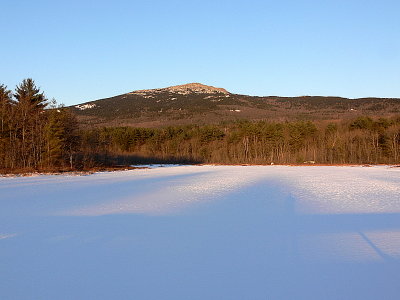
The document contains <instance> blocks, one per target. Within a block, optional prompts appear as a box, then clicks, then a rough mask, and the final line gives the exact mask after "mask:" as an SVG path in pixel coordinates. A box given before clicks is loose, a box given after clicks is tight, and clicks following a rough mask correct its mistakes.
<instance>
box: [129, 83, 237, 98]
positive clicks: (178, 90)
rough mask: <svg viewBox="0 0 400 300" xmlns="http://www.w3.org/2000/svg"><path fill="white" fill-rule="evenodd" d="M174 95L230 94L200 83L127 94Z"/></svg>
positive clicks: (221, 89)
mask: <svg viewBox="0 0 400 300" xmlns="http://www.w3.org/2000/svg"><path fill="white" fill-rule="evenodd" d="M165 92H167V93H174V94H180V95H188V94H226V95H227V94H230V93H229V92H228V91H227V90H225V89H223V88H217V87H213V86H209V85H204V84H201V83H188V84H182V85H175V86H171V87H167V88H161V89H152V90H139V91H133V92H131V93H129V94H136V95H144V94H148V93H156V94H158V93H165Z"/></svg>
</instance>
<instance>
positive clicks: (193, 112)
mask: <svg viewBox="0 0 400 300" xmlns="http://www.w3.org/2000/svg"><path fill="white" fill-rule="evenodd" d="M71 110H72V112H74V113H75V114H76V115H77V117H78V120H79V121H80V123H81V124H82V126H86V127H95V126H135V127H163V126H176V125H200V124H215V123H220V122H223V121H241V120H253V121H278V122H282V121H290V120H302V121H306V120H327V121H328V120H329V121H331V122H336V121H337V120H343V119H349V120H350V119H354V118H356V117H359V116H372V117H376V116H379V117H391V116H399V117H400V99H385V98H362V99H347V98H342V97H325V96H302V97H279V96H265V97H262V96H261V97H259V96H249V95H240V94H235V93H230V92H228V91H227V90H225V89H223V88H218V87H213V86H209V85H205V84H201V83H187V84H182V85H175V86H170V87H165V88H157V89H146V90H137V91H132V92H128V93H125V94H121V95H117V96H114V97H110V98H105V99H99V100H95V101H89V102H85V103H81V104H78V105H75V106H72V107H71Z"/></svg>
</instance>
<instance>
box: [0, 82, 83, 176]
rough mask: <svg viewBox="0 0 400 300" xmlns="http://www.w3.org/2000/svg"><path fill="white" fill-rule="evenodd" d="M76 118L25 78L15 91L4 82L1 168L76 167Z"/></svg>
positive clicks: (0, 95)
mask: <svg viewBox="0 0 400 300" xmlns="http://www.w3.org/2000/svg"><path fill="white" fill-rule="evenodd" d="M78 147H79V136H78V126H77V122H76V119H75V117H74V116H73V115H71V114H70V113H69V111H68V110H67V109H66V108H62V107H57V106H56V103H55V101H48V99H47V98H46V96H45V95H44V93H43V92H42V91H40V89H39V88H38V87H37V86H36V84H35V82H34V81H33V80H32V79H30V78H28V79H24V80H23V81H22V82H21V83H20V84H19V85H18V86H17V87H16V88H15V90H14V92H11V91H10V90H8V88H7V87H6V86H5V85H3V84H2V85H0V170H1V171H15V170H21V171H28V170H50V169H54V168H70V169H73V168H74V155H75V154H76V153H77V152H78Z"/></svg>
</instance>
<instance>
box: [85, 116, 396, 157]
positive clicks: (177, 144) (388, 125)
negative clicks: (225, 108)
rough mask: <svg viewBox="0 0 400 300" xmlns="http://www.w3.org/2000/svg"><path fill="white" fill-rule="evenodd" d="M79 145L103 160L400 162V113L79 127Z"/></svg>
mask: <svg viewBox="0 0 400 300" xmlns="http://www.w3.org/2000/svg"><path fill="white" fill-rule="evenodd" d="M81 145H82V150H83V151H84V152H86V153H88V152H91V153H92V154H93V155H95V154H96V155H99V154H102V156H101V157H102V159H103V162H107V161H110V160H113V159H114V162H115V161H118V160H115V158H116V157H117V158H119V162H120V163H134V162H137V161H138V160H140V159H139V158H141V159H142V161H143V162H145V161H151V159H153V161H160V162H162V161H174V162H179V161H187V162H202V163H222V164H299V163H301V164H303V163H319V164H399V163H400V117H397V118H391V119H386V118H379V119H372V118H369V117H359V118H357V119H354V120H351V121H346V120H342V121H338V122H331V123H327V122H311V121H306V122H305V121H299V122H267V121H260V122H250V121H239V122H233V123H223V124H219V125H209V126H175V127H166V128H158V129H150V128H132V127H114V128H98V129H91V130H86V131H83V132H81Z"/></svg>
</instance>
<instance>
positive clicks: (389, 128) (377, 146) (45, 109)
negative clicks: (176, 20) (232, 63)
mask: <svg viewBox="0 0 400 300" xmlns="http://www.w3.org/2000/svg"><path fill="white" fill-rule="evenodd" d="M0 120H1V124H0V125H1V128H0V172H1V173H6V172H26V171H44V172H45V171H69V170H90V169H93V168H99V167H117V166H126V165H131V164H141V163H166V162H173V163H215V164H399V163H400V116H398V117H391V118H379V117H377V118H371V117H366V116H362V117H357V118H355V119H352V120H335V121H291V122H275V121H265V120H264V121H247V120H240V121H233V122H221V123H220V124H216V125H201V126H196V125H186V126H168V127H164V128H135V127H103V128H91V129H87V128H83V127H82V128H81V127H80V126H79V124H78V122H77V120H76V117H75V116H74V114H73V113H72V112H71V111H69V109H67V108H63V107H61V106H57V105H56V103H55V101H48V99H46V97H45V95H44V93H43V92H41V91H40V89H39V88H38V87H36V85H35V82H34V81H33V80H32V79H25V80H23V81H22V82H21V83H20V84H19V85H18V86H17V87H16V88H15V91H14V92H11V91H10V90H8V89H7V87H6V86H4V85H0Z"/></svg>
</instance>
